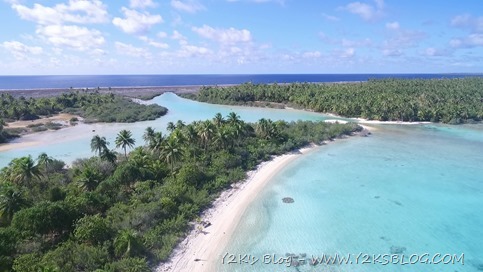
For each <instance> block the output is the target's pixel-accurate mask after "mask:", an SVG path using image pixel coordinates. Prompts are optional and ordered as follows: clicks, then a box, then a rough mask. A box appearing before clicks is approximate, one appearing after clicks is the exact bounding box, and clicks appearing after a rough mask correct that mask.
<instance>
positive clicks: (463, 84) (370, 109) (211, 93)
mask: <svg viewBox="0 0 483 272" xmlns="http://www.w3.org/2000/svg"><path fill="white" fill-rule="evenodd" d="M185 97H188V98H191V99H195V100H198V101H202V102H209V103H216V104H240V105H260V104H261V103H260V102H275V103H283V104H285V105H289V106H292V107H297V108H303V109H309V110H314V111H317V112H324V113H334V114H337V115H341V116H346V117H360V118H365V119H369V120H380V121H431V122H443V123H451V124H459V123H465V122H474V121H475V122H476V121H481V120H482V119H483V78H482V77H467V78H457V79H377V80H369V81H367V82H359V83H340V84H339V83H331V84H327V83H325V84H315V83H292V84H281V85H279V84H252V83H246V84H242V85H237V86H227V87H225V86H224V87H218V86H207V87H203V88H201V90H200V92H199V93H197V94H187V95H185Z"/></svg>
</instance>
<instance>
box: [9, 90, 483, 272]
mask: <svg viewBox="0 0 483 272" xmlns="http://www.w3.org/2000/svg"><path fill="white" fill-rule="evenodd" d="M151 102H153V103H159V104H161V105H163V106H166V107H168V108H169V113H168V114H167V115H166V116H165V117H162V118H160V119H158V120H155V121H147V122H138V123H134V124H93V125H78V126H75V127H72V128H67V129H63V130H60V131H57V132H45V133H39V134H36V135H35V136H28V137H24V138H22V139H19V141H30V140H31V139H33V137H35V140H36V141H40V142H42V143H43V144H42V145H41V146H34V147H29V148H24V149H18V150H11V151H7V152H0V166H5V165H7V164H8V162H9V161H10V160H11V159H12V158H15V157H19V156H24V155H28V154H32V155H33V156H36V155H38V154H39V153H40V152H47V153H48V154H49V155H51V156H53V157H55V158H58V159H62V160H64V161H66V162H68V163H70V162H72V160H73V159H75V158H78V157H88V156H92V155H93V153H92V152H91V151H90V147H89V143H90V139H91V137H92V136H93V135H95V134H99V135H101V136H106V138H107V139H108V141H110V142H111V143H113V142H114V138H115V135H116V133H117V132H118V131H119V130H121V129H124V128H126V129H129V130H131V131H132V132H133V134H134V136H135V137H136V139H137V143H138V144H141V143H142V134H143V132H144V129H145V128H146V127H147V126H152V127H153V128H155V129H157V130H161V131H165V127H166V124H167V122H170V121H171V122H176V121H177V120H183V121H184V122H187V123H188V122H191V121H194V120H204V119H208V118H212V117H213V116H214V114H215V113H217V112H221V113H222V114H223V115H226V114H228V113H229V112H230V111H235V112H237V113H238V114H239V115H240V116H241V117H242V118H243V119H244V120H246V121H257V120H258V119H260V118H271V119H273V120H278V119H284V120H288V121H291V120H298V119H303V120H324V119H334V118H333V117H329V116H326V115H321V114H317V113H311V112H303V111H297V110H276V109H260V108H244V107H236V106H221V105H210V104H205V103H199V102H194V101H190V100H186V99H183V98H180V97H178V96H176V95H174V94H171V93H167V94H164V95H162V96H160V97H157V98H155V99H154V100H152V101H151ZM341 119H343V118H341ZM376 128H377V130H375V131H374V133H373V135H372V136H370V137H358V136H357V137H351V138H350V139H342V140H336V141H335V142H333V143H330V144H328V145H325V146H321V147H319V148H317V149H316V150H315V151H313V152H311V153H309V154H307V155H304V156H302V157H300V158H298V159H297V160H295V161H294V162H293V163H291V164H290V165H288V166H287V167H286V168H285V169H284V170H283V171H281V172H280V173H278V174H277V175H276V176H275V177H274V178H273V179H272V181H271V182H270V183H269V185H268V186H267V187H266V188H265V189H264V190H263V191H262V192H261V193H260V194H259V195H258V196H257V198H256V200H255V201H254V202H253V203H252V204H251V205H250V206H249V208H248V209H247V210H246V212H245V213H244V215H243V217H242V219H241V221H240V223H239V225H238V226H237V228H236V230H235V233H234V235H233V236H232V237H231V240H230V241H229V244H228V246H227V248H226V249H224V251H223V254H225V253H230V254H235V255H238V254H240V255H244V254H250V255H252V256H253V257H254V258H260V260H259V261H258V262H257V263H256V264H255V265H247V264H242V265H240V264H238V265H236V264H230V265H228V264H222V257H221V256H220V258H219V265H218V270H220V271H452V272H453V271H460V272H461V271H483V125H465V126H447V125H436V124H429V125H411V126H400V125H379V126H377V127H376ZM93 130H95V131H93ZM111 146H112V145H111ZM284 197H292V198H293V199H294V200H295V201H294V203H292V204H285V203H283V202H282V198H284ZM286 253H295V254H297V255H300V254H301V253H305V254H306V258H310V257H312V256H314V257H321V256H322V255H323V254H328V255H331V256H334V254H340V256H344V257H347V256H348V255H349V254H350V255H351V260H350V261H352V262H353V263H352V264H342V265H328V266H316V267H312V266H310V265H308V264H307V265H302V266H299V267H287V266H286V264H279V265H276V264H263V256H264V255H266V254H275V256H276V257H285V254H286ZM361 253H362V254H363V255H362V256H361V257H359V260H358V261H359V263H360V262H362V261H366V262H367V261H369V262H370V263H376V264H369V263H365V264H356V262H357V260H356V259H355V258H356V257H357V256H358V255H359V254H361ZM391 253H400V254H402V255H405V256H406V258H409V256H410V255H412V254H418V255H422V254H424V253H428V254H429V255H428V256H429V258H430V259H431V257H432V256H433V255H434V254H437V253H440V254H442V256H444V255H445V254H451V255H457V256H458V258H460V256H461V254H464V265H463V264H461V260H460V261H459V262H456V264H454V265H453V264H438V265H436V264H415V265H409V264H406V265H401V264H387V265H383V264H381V263H380V262H383V260H381V259H379V260H378V259H377V255H379V254H381V255H383V254H391ZM366 254H367V255H366ZM372 255H374V257H376V259H374V258H373V257H372ZM369 257H370V258H369ZM225 261H228V259H225ZM407 261H408V259H405V262H407Z"/></svg>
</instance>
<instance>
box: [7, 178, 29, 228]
mask: <svg viewBox="0 0 483 272" xmlns="http://www.w3.org/2000/svg"><path fill="white" fill-rule="evenodd" d="M29 205H30V203H29V201H28V200H27V199H26V198H25V197H24V195H23V194H22V192H21V191H19V190H17V189H15V188H14V187H13V186H8V185H7V186H5V187H4V188H3V190H2V192H1V193H0V218H3V219H5V220H6V221H7V222H10V221H11V220H12V218H13V215H14V214H15V212H17V211H19V210H21V209H23V208H25V207H28V206H29Z"/></svg>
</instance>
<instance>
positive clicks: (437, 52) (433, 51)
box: [423, 47, 450, 57]
mask: <svg viewBox="0 0 483 272" xmlns="http://www.w3.org/2000/svg"><path fill="white" fill-rule="evenodd" d="M423 55H425V56H428V57H441V56H448V55H450V54H449V52H448V51H447V50H441V49H437V48H434V47H428V48H426V50H424V52H423Z"/></svg>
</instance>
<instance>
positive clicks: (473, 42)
mask: <svg viewBox="0 0 483 272" xmlns="http://www.w3.org/2000/svg"><path fill="white" fill-rule="evenodd" d="M450 45H451V46H452V47H454V48H470V47H479V46H483V33H482V34H479V33H475V34H470V35H468V36H467V37H465V38H458V39H452V40H451V41H450Z"/></svg>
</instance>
